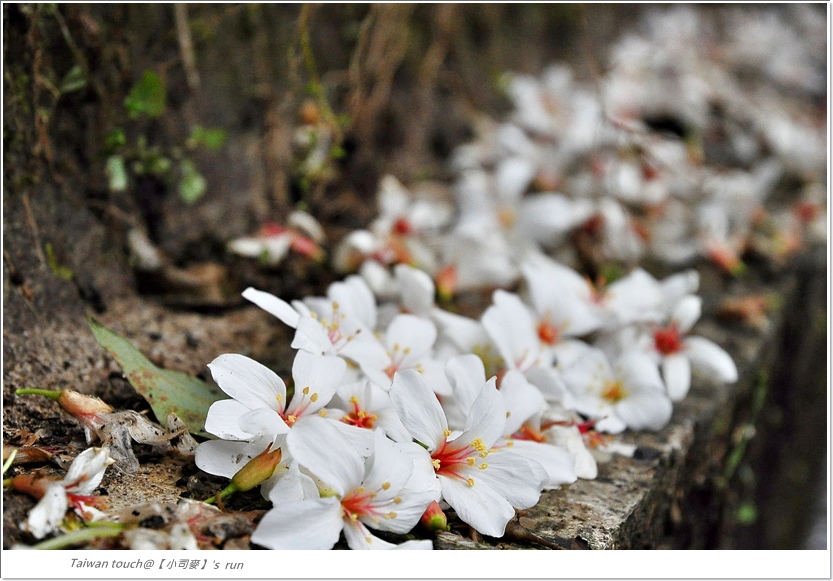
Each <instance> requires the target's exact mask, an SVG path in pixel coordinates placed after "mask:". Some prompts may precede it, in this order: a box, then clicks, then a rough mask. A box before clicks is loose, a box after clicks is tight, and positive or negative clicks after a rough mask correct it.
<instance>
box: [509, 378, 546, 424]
mask: <svg viewBox="0 0 833 581" xmlns="http://www.w3.org/2000/svg"><path fill="white" fill-rule="evenodd" d="M500 394H501V395H502V396H503V402H504V405H505V407H506V416H507V417H506V425H505V426H504V428H503V435H509V434H514V433H515V432H517V431H518V430H519V429H520V427H521V426H522V425H523V424H524V422H526V421H527V420H529V419H531V418H533V417H535V416H537V417H540V416H541V414H542V413H543V412H544V409H546V407H547V402H546V400H545V399H544V396H543V395H542V394H541V391H540V390H539V389H538V388H537V387H535V386H534V385H531V384H530V383H529V382H528V381H527V380H526V378H525V377H524V376H523V374H522V373H520V372H519V371H515V370H510V371H508V372H507V373H506V375H504V376H503V380H502V381H501V383H500Z"/></svg>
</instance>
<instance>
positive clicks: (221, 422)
mask: <svg viewBox="0 0 833 581" xmlns="http://www.w3.org/2000/svg"><path fill="white" fill-rule="evenodd" d="M250 411H251V410H250V409H249V408H247V407H246V406H244V405H243V404H242V403H240V402H239V401H237V400H236V399H221V400H220V401H215V402H214V403H213V404H211V407H210V408H208V415H207V416H206V418H205V431H206V432H208V433H209V434H214V435H215V436H217V437H218V438H222V439H224V440H248V439H249V438H251V436H252V433H251V432H248V431H246V430H244V429H242V428H241V427H240V423H239V422H240V418H241V416H243V415H245V414H247V413H248V412H250Z"/></svg>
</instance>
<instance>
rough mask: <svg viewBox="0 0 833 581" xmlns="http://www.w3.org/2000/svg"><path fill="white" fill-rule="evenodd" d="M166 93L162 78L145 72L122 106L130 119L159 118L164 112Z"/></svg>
mask: <svg viewBox="0 0 833 581" xmlns="http://www.w3.org/2000/svg"><path fill="white" fill-rule="evenodd" d="M166 100H167V93H166V91H165V84H164V83H163V82H162V78H161V77H160V76H159V75H158V74H156V73H155V72H153V71H145V73H144V74H143V75H142V78H141V79H139V80H138V81H137V82H136V84H135V85H133V88H132V89H130V94H129V95H127V97H126V98H125V100H124V106H125V107H126V108H127V113H128V115H130V118H131V119H136V118H137V117H139V116H140V115H148V116H149V117H159V116H160V115H162V113H164V112H165V102H166Z"/></svg>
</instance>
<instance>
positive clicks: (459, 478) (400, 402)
mask: <svg viewBox="0 0 833 581" xmlns="http://www.w3.org/2000/svg"><path fill="white" fill-rule="evenodd" d="M390 393H391V399H392V400H393V405H394V407H395V408H396V410H397V411H398V412H399V416H400V418H401V419H402V423H403V424H405V427H406V428H407V429H408V431H410V432H411V435H412V436H413V437H414V439H415V440H416V441H417V442H418V443H420V444H422V445H423V446H424V447H425V448H426V450H427V452H426V453H424V461H425V462H430V463H431V464H432V465H433V467H434V471H435V472H436V474H437V478H438V479H439V481H440V484H441V486H442V495H443V499H444V500H445V501H446V502H447V503H448V504H449V505H451V507H452V508H453V509H454V510H455V511H456V512H457V515H458V516H459V517H460V518H461V519H462V520H463V522H466V523H467V524H469V525H471V526H472V527H474V528H475V529H476V530H478V531H479V532H481V533H483V534H486V535H490V536H494V537H500V536H502V535H503V533H504V530H505V528H506V523H507V522H509V519H511V518H512V516H514V514H515V510H514V508H529V507H531V506H534V505H535V504H536V503H537V502H538V498H539V496H540V492H541V489H542V487H543V486H544V484H545V482H546V481H547V473H546V472H545V471H544V469H543V468H542V467H541V465H540V464H538V463H537V462H535V461H533V460H529V459H528V458H525V457H523V456H519V455H517V454H513V453H511V452H504V451H500V452H496V453H492V448H493V446H494V445H495V443H497V442H498V440H499V439H500V437H501V436H502V434H503V428H504V425H505V422H506V408H505V407H504V405H503V400H502V398H501V396H500V393H498V391H497V389H496V388H495V380H494V378H493V379H490V380H489V381H488V382H487V383H486V385H485V386H484V387H483V389H482V390H481V392H480V394H479V395H478V396H477V399H476V400H475V401H474V403H473V404H472V406H471V410H470V412H469V415H468V417H467V419H466V424H465V427H464V430H463V432H462V433H461V434H460V435H459V436H457V437H456V438H454V439H450V436H451V431H450V430H449V429H448V423H447V421H446V417H445V413H443V409H442V407H441V406H440V403H439V401H437V398H436V396H435V395H434V393H433V392H432V391H431V389H430V388H429V387H428V385H427V384H426V383H425V380H424V379H423V378H422V376H421V375H420V374H419V373H417V372H416V371H413V370H404V371H400V372H398V373H397V374H396V375H395V376H394V380H393V385H392V386H391V392H390ZM513 507H514V508H513Z"/></svg>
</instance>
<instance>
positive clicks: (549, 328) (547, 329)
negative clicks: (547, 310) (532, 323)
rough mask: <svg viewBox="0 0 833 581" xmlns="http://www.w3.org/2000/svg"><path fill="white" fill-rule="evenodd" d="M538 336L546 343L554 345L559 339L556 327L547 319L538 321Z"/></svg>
mask: <svg viewBox="0 0 833 581" xmlns="http://www.w3.org/2000/svg"><path fill="white" fill-rule="evenodd" d="M538 338H539V339H541V341H543V342H544V343H546V344H547V345H555V344H556V343H558V340H559V333H558V327H556V326H555V325H553V324H552V323H550V322H549V321H541V322H540V323H538Z"/></svg>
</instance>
